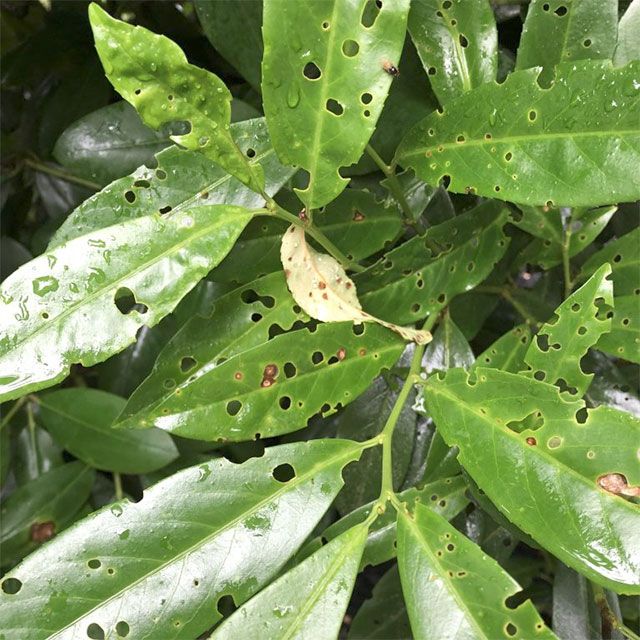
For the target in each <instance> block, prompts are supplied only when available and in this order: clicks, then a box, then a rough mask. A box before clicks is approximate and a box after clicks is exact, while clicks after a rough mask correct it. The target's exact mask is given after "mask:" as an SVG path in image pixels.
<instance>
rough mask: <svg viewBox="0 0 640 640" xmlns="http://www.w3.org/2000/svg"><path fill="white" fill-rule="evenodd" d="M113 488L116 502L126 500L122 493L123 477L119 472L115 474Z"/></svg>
mask: <svg viewBox="0 0 640 640" xmlns="http://www.w3.org/2000/svg"><path fill="white" fill-rule="evenodd" d="M113 486H114V490H115V494H116V500H122V498H124V493H123V491H122V476H121V475H120V474H119V473H117V472H114V473H113Z"/></svg>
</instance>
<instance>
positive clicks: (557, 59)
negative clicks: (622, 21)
mask: <svg viewBox="0 0 640 640" xmlns="http://www.w3.org/2000/svg"><path fill="white" fill-rule="evenodd" d="M617 37H618V3H617V1H616V0H552V1H551V2H547V1H546V0H532V1H531V4H530V5H529V8H528V11H527V19H526V20H525V23H524V27H523V30H522V36H521V38H520V46H519V47H518V56H517V58H516V69H528V68H530V67H543V71H542V74H541V76H540V79H541V81H542V82H543V83H544V84H545V85H548V84H549V82H550V81H551V80H552V79H553V75H554V71H555V67H556V66H557V65H558V64H561V63H563V62H569V61H571V62H573V61H576V60H585V59H593V60H596V59H606V60H611V57H612V55H613V50H614V47H615V46H616V39H617Z"/></svg>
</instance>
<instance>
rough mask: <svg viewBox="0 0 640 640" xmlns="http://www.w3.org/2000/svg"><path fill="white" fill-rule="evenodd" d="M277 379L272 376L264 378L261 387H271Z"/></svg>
mask: <svg viewBox="0 0 640 640" xmlns="http://www.w3.org/2000/svg"><path fill="white" fill-rule="evenodd" d="M274 382H275V381H274V380H272V379H271V378H264V379H263V380H262V382H261V383H260V386H261V387H270V386H271V385H272V384H273V383H274Z"/></svg>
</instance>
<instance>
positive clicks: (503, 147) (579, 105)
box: [396, 62, 640, 206]
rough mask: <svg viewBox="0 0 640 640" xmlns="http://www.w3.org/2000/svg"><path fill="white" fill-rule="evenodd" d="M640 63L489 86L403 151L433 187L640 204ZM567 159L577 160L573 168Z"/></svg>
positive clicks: (580, 202) (581, 67)
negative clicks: (546, 83)
mask: <svg viewBox="0 0 640 640" xmlns="http://www.w3.org/2000/svg"><path fill="white" fill-rule="evenodd" d="M639 66H640V63H635V62H632V63H630V64H629V65H627V66H626V67H623V68H620V69H613V68H612V67H611V64H610V63H594V62H582V63H576V64H573V65H570V66H569V65H564V66H563V67H562V68H559V69H558V73H557V75H556V80H555V82H554V84H553V85H552V86H551V88H549V89H542V88H541V87H540V85H539V84H538V82H537V76H538V73H539V69H528V70H526V71H520V72H516V73H512V74H511V75H510V76H509V77H508V78H507V79H506V80H505V82H504V83H503V84H501V85H497V84H495V83H487V84H484V85H482V86H480V87H478V88H476V89H474V90H472V91H469V92H468V93H466V94H465V95H463V96H462V97H460V98H458V99H457V100H455V101H454V102H452V103H450V104H448V105H447V106H446V107H445V109H444V113H434V114H433V115H430V116H428V117H427V118H425V119H424V120H423V121H422V122H421V123H419V124H418V125H416V127H414V128H413V129H412V130H411V131H409V133H408V134H407V135H406V136H405V138H404V140H403V141H402V143H401V144H400V147H399V149H398V152H397V154H396V158H397V161H398V162H399V163H400V164H401V165H402V166H403V167H411V168H412V169H414V170H415V171H416V173H417V175H418V176H419V177H420V178H422V179H423V180H424V181H425V182H428V183H429V184H433V185H435V184H437V183H438V182H439V181H440V180H441V179H442V178H443V177H444V176H449V178H450V182H449V186H448V188H449V190H450V191H454V192H456V193H460V192H473V193H476V194H478V195H481V196H487V197H491V198H496V197H499V198H500V199H504V200H510V201H512V202H517V203H523V204H531V205H547V206H552V205H553V204H554V203H556V204H559V205H562V206H596V205H605V204H609V203H610V202H611V201H612V200H613V201H618V202H619V201H633V200H637V199H638V198H640V183H639V182H638V180H637V171H636V167H637V165H638V163H639V162H640V158H639V157H638V152H637V150H636V146H635V145H637V144H638V140H639V139H640V124H639V123H640V102H639V101H638V100H637V96H638V92H639V91H640V85H638V83H637V76H638V67H639ZM566 158H571V162H567V161H566Z"/></svg>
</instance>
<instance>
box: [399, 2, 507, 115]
mask: <svg viewBox="0 0 640 640" xmlns="http://www.w3.org/2000/svg"><path fill="white" fill-rule="evenodd" d="M409 33H410V34H411V39H412V40H413V42H414V44H415V45H416V49H417V50H418V55H419V56H420V59H421V60H422V64H423V66H424V68H425V71H427V73H428V74H429V80H430V81H431V86H432V88H433V91H434V93H435V94H436V96H437V97H438V100H439V101H440V104H446V103H448V102H451V100H453V99H454V98H457V97H458V96H459V95H461V94H463V93H464V92H465V91H469V90H471V89H474V88H475V87H477V86H479V85H481V84H484V83H485V82H491V81H493V80H495V79H496V72H497V69H498V32H497V30H496V21H495V19H494V17H493V11H492V9H491V5H490V4H489V2H488V0H473V1H472V2H465V1H464V0H454V1H453V2H442V1H441V0H414V2H412V3H411V11H410V13H409Z"/></svg>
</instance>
